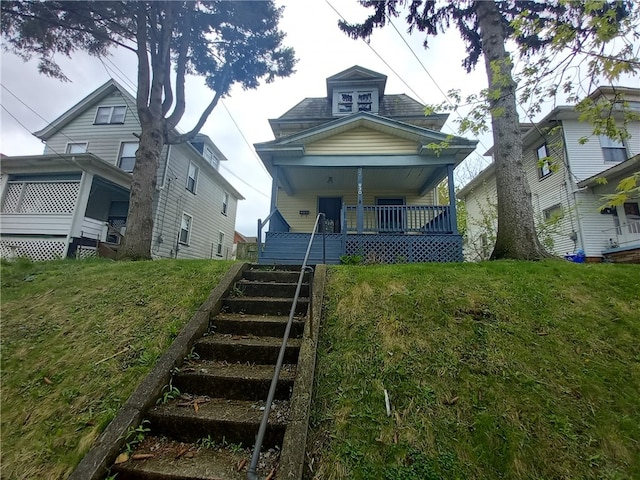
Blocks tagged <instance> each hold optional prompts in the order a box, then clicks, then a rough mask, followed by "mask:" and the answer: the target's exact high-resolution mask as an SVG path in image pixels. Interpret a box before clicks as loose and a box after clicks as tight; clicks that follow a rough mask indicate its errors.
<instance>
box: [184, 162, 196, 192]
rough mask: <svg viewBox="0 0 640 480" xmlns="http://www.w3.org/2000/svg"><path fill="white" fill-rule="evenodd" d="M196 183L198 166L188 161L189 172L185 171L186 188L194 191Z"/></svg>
mask: <svg viewBox="0 0 640 480" xmlns="http://www.w3.org/2000/svg"><path fill="white" fill-rule="evenodd" d="M197 183H198V167H197V166H196V165H195V164H194V163H193V162H189V172H188V173H187V190H189V191H190V192H191V193H196V184H197Z"/></svg>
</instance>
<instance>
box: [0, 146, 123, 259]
mask: <svg viewBox="0 0 640 480" xmlns="http://www.w3.org/2000/svg"><path fill="white" fill-rule="evenodd" d="M130 185H131V175H130V174H128V173H126V172H124V171H123V170H121V169H119V168H117V167H115V166H113V165H110V164H108V163H107V162H104V161H103V160H101V159H99V158H98V157H96V156H94V155H92V154H74V155H38V156H24V157H5V158H3V160H2V185H1V188H0V191H1V192H3V197H2V198H1V199H0V205H1V208H0V225H1V234H0V256H2V258H11V257H19V256H26V257H29V258H31V259H33V260H53V259H56V258H64V257H83V256H86V255H95V253H96V249H97V247H98V243H99V242H106V243H111V244H117V243H119V240H120V236H121V234H122V233H123V230H124V227H125V225H126V217H127V211H128V206H129V188H130Z"/></svg>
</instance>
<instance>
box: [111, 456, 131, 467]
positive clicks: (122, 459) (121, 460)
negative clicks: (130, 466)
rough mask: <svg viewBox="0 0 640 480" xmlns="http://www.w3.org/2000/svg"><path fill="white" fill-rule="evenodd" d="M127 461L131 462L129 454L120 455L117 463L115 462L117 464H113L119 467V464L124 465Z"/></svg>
mask: <svg viewBox="0 0 640 480" xmlns="http://www.w3.org/2000/svg"><path fill="white" fill-rule="evenodd" d="M127 460H129V454H128V453H121V454H120V455H118V456H117V457H116V461H115V462H113V463H115V464H116V465H117V464H119V463H124V462H126V461H127Z"/></svg>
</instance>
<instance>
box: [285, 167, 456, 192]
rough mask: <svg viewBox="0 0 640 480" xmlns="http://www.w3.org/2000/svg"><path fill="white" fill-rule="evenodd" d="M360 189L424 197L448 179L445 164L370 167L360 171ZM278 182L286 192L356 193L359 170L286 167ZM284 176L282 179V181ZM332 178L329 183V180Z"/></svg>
mask: <svg viewBox="0 0 640 480" xmlns="http://www.w3.org/2000/svg"><path fill="white" fill-rule="evenodd" d="M362 174H363V188H364V190H365V191H366V190H367V189H370V190H378V191H380V190H385V191H397V192H415V193H416V194H420V195H422V194H424V193H425V192H424V191H423V190H424V189H425V187H428V188H431V185H432V184H433V185H435V184H437V183H438V182H439V181H440V180H442V179H444V178H445V177H446V176H447V170H446V166H445V165H430V166H421V167H404V168H402V167H369V168H364V169H363V172H362ZM278 176H279V178H280V179H281V180H282V181H281V182H279V183H280V184H281V186H284V187H285V189H287V188H288V189H290V190H291V191H290V192H289V193H296V192H300V191H309V190H311V191H327V190H329V191H331V190H334V191H336V193H337V192H342V191H349V190H354V191H355V190H356V189H357V185H358V183H357V182H358V180H357V178H358V169H357V168H355V167H315V168H309V167H287V168H281V169H280V172H279V173H278ZM283 176H284V178H282V177H283ZM329 179H331V181H329Z"/></svg>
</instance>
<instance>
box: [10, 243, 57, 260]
mask: <svg viewBox="0 0 640 480" xmlns="http://www.w3.org/2000/svg"><path fill="white" fill-rule="evenodd" d="M65 246H66V244H65V241H64V240H2V241H0V257H2V258H13V257H28V258H30V259H31V260H33V261H41V260H56V259H58V258H61V257H62V255H63V254H64V249H65Z"/></svg>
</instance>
